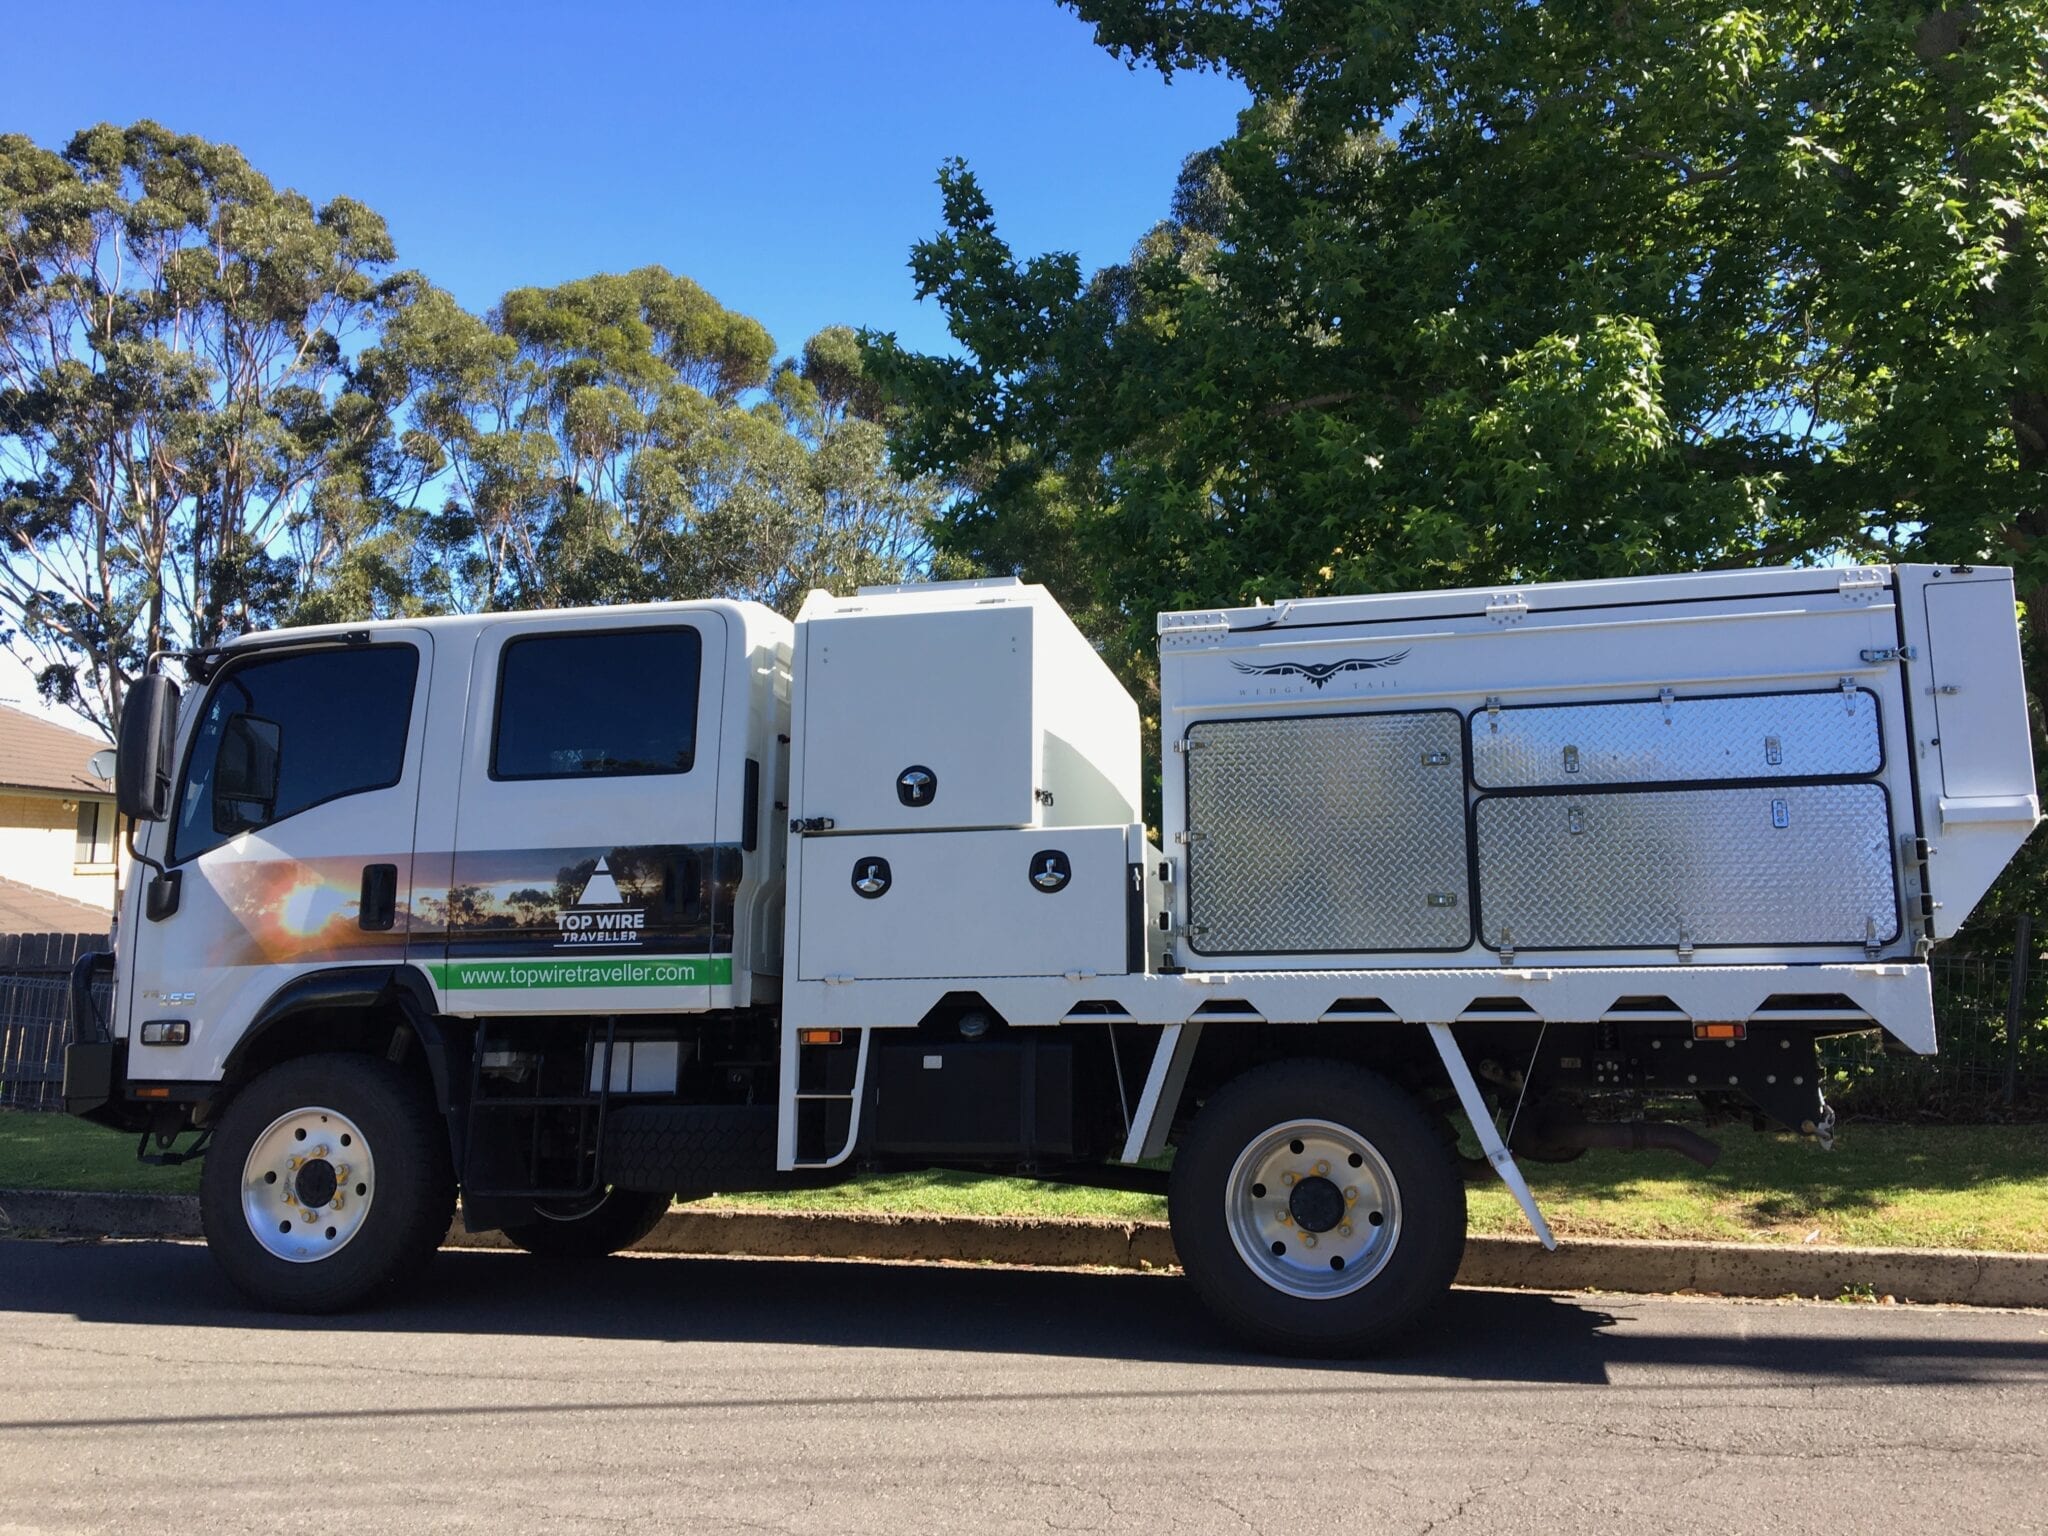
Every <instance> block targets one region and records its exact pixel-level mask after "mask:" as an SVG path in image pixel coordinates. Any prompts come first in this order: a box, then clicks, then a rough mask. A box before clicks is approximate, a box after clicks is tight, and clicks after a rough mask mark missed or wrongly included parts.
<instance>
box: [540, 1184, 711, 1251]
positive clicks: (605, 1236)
mask: <svg viewBox="0 0 2048 1536" xmlns="http://www.w3.org/2000/svg"><path fill="white" fill-rule="evenodd" d="M672 1198H673V1197H671V1196H669V1195H650V1194H647V1193H646V1192H645V1191H642V1190H637V1189H613V1190H607V1191H606V1192H605V1194H604V1195H603V1196H602V1197H601V1198H599V1199H598V1200H597V1201H595V1202H594V1203H593V1204H590V1205H588V1206H587V1207H586V1208H585V1209H583V1210H581V1211H578V1212H576V1213H575V1214H573V1215H571V1214H558V1215H550V1214H549V1213H548V1211H546V1210H545V1209H542V1208H539V1207H536V1208H535V1210H534V1219H533V1220H532V1221H525V1222H521V1223H519V1224H518V1225H517V1226H507V1227H506V1228H505V1236H506V1238H507V1239H508V1240H510V1241H511V1242H512V1243H514V1244H515V1245H516V1246H518V1247H521V1248H524V1249H525V1250H526V1251H527V1252H528V1253H531V1254H535V1255H537V1256H539V1257H540V1258H543V1259H562V1260H574V1259H601V1258H603V1257H604V1256H605V1255H606V1254H608V1253H617V1252H618V1251H619V1250H620V1249H622V1248H630V1247H632V1246H633V1245H634V1244H635V1243H637V1242H639V1241H640V1239H641V1238H643V1237H645V1236H646V1235H647V1234H648V1233H650V1232H652V1231H653V1230H654V1228H655V1226H656V1225H657V1224H658V1223H659V1222H660V1221H661V1218H662V1217H664V1216H666V1215H667V1214H668V1208H669V1202H670V1200H671V1199H672Z"/></svg>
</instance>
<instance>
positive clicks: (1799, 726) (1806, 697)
mask: <svg viewBox="0 0 2048 1536" xmlns="http://www.w3.org/2000/svg"><path fill="white" fill-rule="evenodd" d="M1471 732H1472V780H1473V783H1474V784H1476V785H1477V786H1478V787H1479V788H1480V789H1483V790H1484V789H1527V788H1533V787H1536V786H1538V785H1566V786H1575V785H1580V784H1657V783H1682V782H1688V781H1701V780H1730V779H1804V778H1844V779H1846V778H1857V777H1861V776H1862V775H1865V774H1872V773H1876V772H1878V771H1879V769H1881V768H1882V767H1883V766H1884V752H1883V747H1882V745H1881V743H1880V741H1879V738H1878V718H1877V698H1876V696H1875V695H1874V694H1872V693H1870V692H1869V691H1867V690H1865V689H1860V688H1859V689H1850V690H1844V689H1839V688H1833V689H1827V690H1825V691H1820V692H1804V693H1769V694H1743V695H1724V696H1716V697H1708V698H1683V699H1671V700H1668V701H1667V700H1663V699H1640V700H1627V701H1617V702H1607V703H1597V704H1540V705H1511V706H1509V707H1507V708H1505V709H1501V710H1497V711H1494V712H1492V713H1488V712H1486V711H1483V710H1482V711H1478V712H1475V713H1474V715H1473V717H1472V727H1471Z"/></svg>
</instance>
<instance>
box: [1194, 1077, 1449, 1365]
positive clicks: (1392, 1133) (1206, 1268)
mask: <svg viewBox="0 0 2048 1536" xmlns="http://www.w3.org/2000/svg"><path fill="white" fill-rule="evenodd" d="M1168 1214H1169V1216H1170V1217H1171V1219H1172V1223H1173V1241H1174V1247H1175V1248H1176V1249H1177V1250H1178V1251H1179V1254H1180V1260H1181V1266H1182V1268H1183V1269H1184V1270H1185V1271H1186V1273H1187V1276H1188V1279H1189V1280H1190V1281H1191V1282H1192V1283H1193V1285H1194V1287H1195V1289H1196V1291H1197V1293H1198V1294H1199V1295H1200V1296H1201V1298H1202V1300H1203V1301H1204V1303H1206V1304H1207V1305H1208V1307H1209V1309H1210V1310H1211V1311H1212V1312H1214V1313H1215V1314H1216V1316H1217V1317H1218V1318H1220V1319H1221V1320H1222V1321H1223V1322H1224V1323H1225V1324H1226V1325H1228V1326H1229V1327H1230V1328H1231V1329H1232V1330H1234V1331H1235V1332H1237V1333H1238V1334H1240V1335H1242V1336H1243V1337H1244V1338H1246V1339H1248V1340H1250V1341H1251V1342H1253V1343H1255V1344H1258V1345H1261V1346H1262V1347H1265V1348H1268V1349H1274V1350H1280V1351H1284V1352H1286V1353H1289V1354H1311V1355H1352V1354H1359V1353H1362V1352H1364V1351H1366V1350H1368V1349H1371V1348H1372V1347H1373V1346H1375V1345H1376V1344H1379V1343H1381V1342H1383V1341H1385V1340H1386V1339H1387V1338H1389V1337H1390V1336H1392V1335H1393V1334H1394V1333H1396V1332H1397V1331H1398V1330H1400V1329H1401V1328H1402V1327H1404V1326H1405V1325H1406V1324H1407V1323H1409V1322H1410V1321H1412V1320H1413V1319H1414V1318H1415V1317H1416V1316H1417V1315H1418V1314H1420V1313H1421V1312H1422V1311H1423V1310H1424V1309H1425V1308H1427V1307H1428V1306H1430V1305H1431V1304H1432V1303H1434V1302H1435V1301H1436V1300H1437V1299H1438V1298H1439V1297H1440V1296H1442V1295H1443V1293H1444V1292H1445V1291H1446V1290H1447V1289H1448V1288H1449V1286H1450V1283H1451V1281H1452V1279H1453V1278H1454V1277H1455V1276H1456V1274H1457V1272H1458V1263H1459V1261H1460V1259H1461V1258H1462V1257H1463V1255H1464V1251H1465V1187H1464V1184H1463V1182H1462V1180H1461V1179H1460V1177H1459V1173H1458V1167H1457V1161H1456V1158H1455V1156H1454V1154H1453V1153H1452V1151H1451V1150H1449V1149H1447V1148H1446V1147H1445V1145H1444V1142H1443V1138H1442V1137H1441V1136H1439V1135H1438V1134H1437V1132H1436V1129H1435V1127H1433V1126H1432V1125H1431V1123H1430V1120H1429V1118H1428V1116H1427V1115H1425V1114H1424V1112H1423V1110H1422V1108H1421V1106H1419V1105H1418V1104H1416V1103H1415V1101H1414V1100H1413V1099H1411V1098H1409V1097H1408V1096H1407V1095H1406V1094H1404V1093H1402V1092H1401V1091H1400V1090H1399V1089H1397V1088H1396V1087H1394V1085H1393V1084H1391V1083H1389V1082H1388V1081H1387V1080H1386V1079H1385V1078H1383V1077H1380V1076H1379V1075H1377V1074H1376V1073H1372V1072H1368V1071H1365V1070H1364V1069H1362V1068H1359V1067H1354V1066H1349V1065H1346V1064H1344V1063H1341V1062H1334V1061H1284V1062H1275V1063H1273V1064H1271V1065H1269V1066H1264V1067H1260V1068H1257V1069H1255V1070H1254V1071H1251V1072H1248V1073H1246V1074H1245V1075H1244V1076H1242V1077H1240V1078H1238V1079H1236V1080H1235V1081H1234V1082H1232V1083H1230V1084H1228V1085H1227V1086H1226V1087H1224V1088H1223V1089H1222V1090H1220V1091H1219V1092H1217V1093H1216V1094H1215V1095H1213V1096H1212V1097H1211V1098H1210V1099H1209V1101H1208V1102H1207V1103H1206V1104H1204V1105H1203V1106H1202V1108H1201V1111H1200V1113H1198V1114H1197V1115H1196V1116H1195V1120H1194V1124H1193V1125H1192V1126H1191V1127H1190V1128H1189V1131H1188V1134H1187V1136H1186V1137H1185V1139H1184V1140H1183V1141H1182V1143H1181V1146H1180V1148H1179V1150H1178V1151H1177V1152H1176V1153H1175V1155H1174V1160H1173V1176H1172V1184H1171V1187H1170V1190H1169V1194H1168Z"/></svg>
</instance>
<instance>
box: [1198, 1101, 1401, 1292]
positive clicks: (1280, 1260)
mask: <svg viewBox="0 0 2048 1536" xmlns="http://www.w3.org/2000/svg"><path fill="white" fill-rule="evenodd" d="M1223 1199H1224V1216H1225V1221H1226V1224H1227V1226H1228V1227H1229V1230H1230V1241H1231V1243H1232V1245H1233V1246H1234V1247H1235V1248H1236V1249H1237V1252H1238V1257H1239V1258H1241V1259H1243V1260H1244V1262H1245V1265H1246V1267H1247V1268H1249V1269H1250V1270H1251V1272H1252V1273H1253V1274H1255V1275H1257V1276H1258V1277H1259V1278H1260V1279H1261V1280H1263V1281H1265V1283H1266V1284H1268V1285H1270V1286H1272V1287H1273V1288H1274V1289H1275V1290H1277V1291H1281V1292H1283V1293H1284V1294H1286V1295H1289V1296H1296V1297H1301V1298H1303V1299H1306V1300H1317V1301H1322V1300H1329V1299H1332V1298H1334V1297H1338V1296H1348V1295H1350V1294H1351V1293H1352V1292H1353V1291H1356V1290H1358V1289H1359V1288H1360V1287H1362V1286H1364V1285H1367V1284H1369V1283H1370V1282H1371V1281H1372V1279H1373V1278H1374V1277H1375V1276H1376V1275H1378V1274H1379V1272H1380V1271H1381V1270H1382V1269H1384V1268H1386V1265H1387V1260H1388V1259H1390V1258H1391V1257H1392V1256H1393V1253H1394V1249H1395V1247H1396V1246H1397V1245H1398V1244H1399V1242H1400V1240H1401V1190H1400V1186H1399V1185H1398V1184H1397V1183H1396V1182H1395V1180H1394V1173H1393V1170H1392V1169H1391V1168H1389V1167H1388V1166H1387V1160H1386V1159H1385V1158H1384V1157H1382V1156H1381V1155H1380V1153H1379V1149H1378V1148H1376V1147H1375V1146H1373V1144H1372V1143H1371V1142H1370V1141H1368V1140H1367V1139H1366V1138H1365V1137H1363V1136H1361V1135H1359V1134H1358V1132H1356V1131H1354V1130H1352V1129H1350V1128H1349V1127H1348V1126H1342V1125H1338V1124H1337V1123H1336V1122H1334V1121H1330V1120H1288V1121H1282V1122H1281V1123H1280V1124H1278V1125H1274V1126H1270V1127H1268V1128H1267V1129H1266V1130H1264V1131H1262V1132H1260V1133H1259V1134H1258V1135H1256V1136H1254V1137H1252V1138H1251V1140H1250V1141H1248V1142H1247V1143H1246V1144H1245V1148H1244V1150H1243V1151H1242V1152H1241V1153H1239V1154H1238V1157H1237V1161H1236V1162H1235V1163H1234V1164H1233V1165H1232V1166H1231V1169H1230V1176H1229V1178H1228V1179H1227V1180H1226V1181H1225V1183H1224V1196H1223Z"/></svg>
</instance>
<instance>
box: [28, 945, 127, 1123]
mask: <svg viewBox="0 0 2048 1536" xmlns="http://www.w3.org/2000/svg"><path fill="white" fill-rule="evenodd" d="M98 995H99V1002H100V1006H101V1007H102V1008H105V1007H107V1006H108V1005H109V1004H110V1002H111V1000H112V997H113V988H112V986H111V985H108V986H105V987H103V988H101V989H100V990H99V994H98ZM70 1012H71V983H70V980H69V979H68V978H66V977H62V976H0V1108H5V1109H57V1108H60V1107H61V1106H60V1105H59V1103H58V1099H59V1096H60V1094H61V1093H62V1090H63V1087H64V1047H65V1045H66V1044H67V1043H69V1040H70V1036H71V1029H70Z"/></svg>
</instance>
